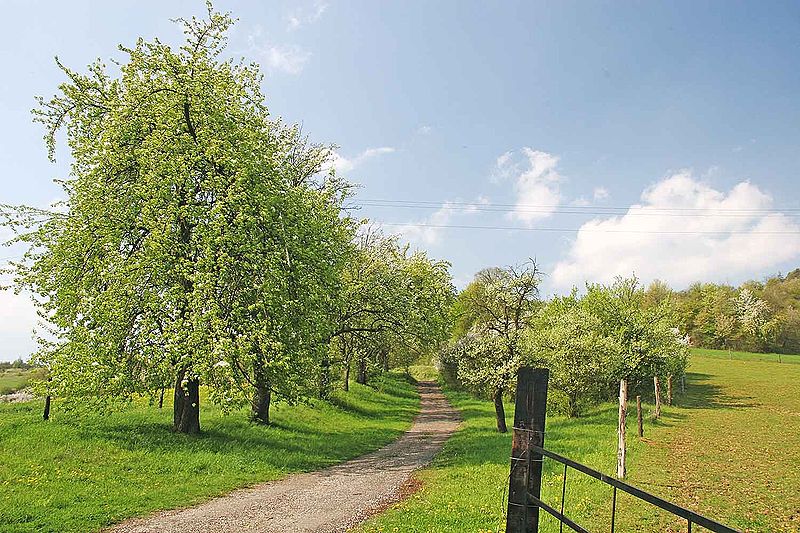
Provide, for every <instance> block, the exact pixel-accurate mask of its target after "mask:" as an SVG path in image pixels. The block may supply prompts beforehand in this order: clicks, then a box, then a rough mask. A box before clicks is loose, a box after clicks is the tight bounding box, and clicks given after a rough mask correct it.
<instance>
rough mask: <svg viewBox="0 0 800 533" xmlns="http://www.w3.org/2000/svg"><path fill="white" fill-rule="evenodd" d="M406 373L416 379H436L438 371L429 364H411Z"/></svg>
mask: <svg viewBox="0 0 800 533" xmlns="http://www.w3.org/2000/svg"><path fill="white" fill-rule="evenodd" d="M408 373H409V374H411V377H413V378H414V379H415V380H417V381H436V380H438V379H439V372H438V371H437V370H436V368H434V367H433V366H431V365H424V364H419V365H411V366H410V367H408Z"/></svg>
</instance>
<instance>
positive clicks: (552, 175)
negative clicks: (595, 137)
mask: <svg viewBox="0 0 800 533" xmlns="http://www.w3.org/2000/svg"><path fill="white" fill-rule="evenodd" d="M557 165H558V157H556V156H554V155H552V154H549V153H547V152H542V151H540V150H534V149H533V148H529V147H527V146H526V147H524V148H522V150H520V152H512V151H509V152H505V153H504V154H501V155H500V156H499V157H498V158H497V161H496V162H495V168H494V171H493V173H492V179H493V181H495V182H501V181H512V182H513V184H514V192H515V194H516V202H515V207H514V210H513V211H512V212H511V213H510V214H509V218H511V219H512V220H520V221H522V222H523V223H524V224H526V225H527V226H533V225H534V223H535V222H537V221H539V220H542V219H545V218H547V217H549V216H551V215H552V214H553V213H554V212H555V211H556V209H557V208H558V206H559V204H560V203H561V198H562V197H561V192H560V183H561V182H562V181H563V178H562V176H561V175H560V174H559V173H558V170H557V169H556V167H557Z"/></svg>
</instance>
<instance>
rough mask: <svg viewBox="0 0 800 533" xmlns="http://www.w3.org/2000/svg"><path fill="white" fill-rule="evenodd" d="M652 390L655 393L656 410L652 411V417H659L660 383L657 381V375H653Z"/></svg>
mask: <svg viewBox="0 0 800 533" xmlns="http://www.w3.org/2000/svg"><path fill="white" fill-rule="evenodd" d="M653 390H654V391H655V394H656V411H655V413H653V417H654V418H661V383H659V380H658V376H653Z"/></svg>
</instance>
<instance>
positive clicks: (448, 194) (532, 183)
mask: <svg viewBox="0 0 800 533" xmlns="http://www.w3.org/2000/svg"><path fill="white" fill-rule="evenodd" d="M216 7H217V8H218V9H220V10H223V11H230V12H231V13H232V14H233V15H234V16H235V17H237V18H238V19H239V21H238V23H237V24H236V25H235V26H234V29H233V31H232V33H231V35H230V41H229V46H228V48H227V51H226V52H225V53H226V54H227V55H229V56H232V57H245V58H246V59H248V60H252V61H254V62H256V63H258V64H259V65H260V67H261V69H262V71H263V72H264V74H265V78H264V80H263V83H262V90H263V92H264V93H265V94H266V96H267V105H268V106H269V109H270V112H271V113H272V114H273V115H274V116H280V117H283V119H284V120H286V121H287V122H289V123H295V122H296V123H300V124H302V126H303V131H304V132H306V133H308V134H309V135H310V136H311V138H312V140H313V141H317V142H326V143H327V142H333V143H336V144H337V145H338V146H339V148H338V150H337V152H336V155H335V157H334V158H333V161H332V162H331V164H332V165H334V166H336V168H337V170H338V171H339V173H340V174H342V175H343V176H345V177H347V178H348V179H350V180H352V181H354V182H357V183H360V184H361V185H362V187H361V188H360V189H359V190H358V193H357V196H356V197H355V198H354V199H353V200H352V203H353V204H355V205H360V206H362V208H361V213H363V215H364V216H365V217H369V218H370V219H372V220H374V221H375V222H376V223H377V224H382V225H383V226H384V228H385V230H386V231H388V232H398V233H400V234H401V235H402V237H403V238H404V239H406V240H408V241H410V242H411V243H412V246H415V247H420V248H422V249H425V250H427V251H428V252H429V253H430V254H431V256H433V257H440V258H445V259H447V260H449V261H450V262H451V263H452V271H453V274H454V276H455V278H456V282H457V284H458V285H459V286H460V287H464V286H465V285H466V284H467V283H468V282H469V280H470V279H471V278H472V276H473V274H474V273H475V272H476V271H478V270H479V269H481V268H484V267H487V266H492V265H506V264H515V263H518V262H520V261H521V260H524V259H526V258H528V257H535V258H536V259H537V262H538V263H539V264H540V265H541V267H542V270H543V271H544V273H545V274H546V276H545V277H544V280H543V286H542V289H543V293H544V294H545V295H546V294H553V293H564V292H566V291H568V290H569V288H570V287H571V286H572V285H573V284H577V285H582V284H583V282H584V281H586V280H589V281H595V282H608V281H610V280H611V279H613V277H614V276H615V275H630V274H632V273H635V274H636V275H638V276H639V277H640V278H641V279H642V280H643V281H644V282H645V283H646V282H648V281H650V280H652V279H655V278H660V279H664V280H665V281H667V282H668V283H670V284H671V285H672V286H673V287H675V288H683V287H685V286H687V285H688V284H689V283H691V282H693V281H697V280H703V281H717V282H730V283H738V282H740V281H742V280H743V279H746V278H761V277H763V276H764V275H766V274H770V273H774V272H777V271H783V272H787V271H789V270H791V268H793V266H795V265H796V263H797V260H798V257H800V224H799V223H798V222H800V220H799V219H798V217H800V202H799V201H798V199H797V195H796V188H795V187H794V186H793V185H794V183H795V182H796V178H795V176H796V174H797V171H798V160H797V157H796V153H797V146H798V142H800V130H798V128H797V124H798V123H800V122H799V121H798V118H800V101H798V99H797V97H796V95H797V94H798V88H800V74H799V73H798V70H797V68H796V51H797V50H796V43H797V38H798V36H799V34H800V17H798V15H799V14H800V13H798V11H800V8H799V7H798V6H797V5H796V4H794V5H793V4H791V3H788V2H787V3H782V2H775V3H770V4H769V5H767V6H763V5H755V4H731V3H724V2H712V3H707V4H703V5H697V4H696V3H693V2H677V3H669V4H664V5H653V4H650V5H628V4H620V3H601V2H598V3H593V4H585V3H581V4H578V3H569V2H558V3H556V2H552V3H536V4H534V3H530V2H506V3H503V4H499V5H498V4H483V3H478V2H470V3H463V2H460V1H452V2H436V3H434V4H431V3H428V2H422V1H415V2H403V3H393V4H390V3H384V2H380V3H375V2H353V3H348V4H337V3H334V2H324V1H313V0H311V1H306V2H288V1H282V2H270V3H268V4H267V3H251V2H244V1H226V2H218V3H217V6H216ZM4 9H5V15H6V17H7V18H8V20H15V21H18V23H17V24H14V25H11V26H10V27H9V28H7V31H5V32H4V33H3V34H2V36H0V40H2V43H1V44H2V45H1V46H0V50H2V52H0V65H2V67H3V71H4V72H6V73H8V74H10V75H12V76H13V79H14V82H13V83H7V84H4V85H3V86H2V87H0V122H2V124H3V125H4V127H3V128H2V131H0V181H1V182H2V183H1V185H2V186H1V187H0V190H2V195H1V196H0V203H8V204H23V203H24V204H28V205H34V206H40V207H46V206H48V205H49V204H51V203H52V202H53V201H54V200H57V199H58V198H59V197H60V194H61V188H60V187H59V186H58V185H57V184H54V183H53V179H54V178H65V177H68V174H69V165H70V163H71V161H70V157H69V153H68V151H67V149H66V147H65V146H64V145H63V143H62V145H61V146H60V147H59V149H58V151H57V152H56V160H57V162H56V163H55V164H52V163H50V162H49V161H48V159H47V153H46V148H45V146H44V144H43V142H42V140H41V139H42V135H43V133H44V132H43V129H42V127H41V125H38V124H34V123H32V121H31V116H30V109H31V108H32V107H34V105H35V101H34V96H35V95H41V96H44V97H46V98H47V97H50V96H51V95H52V94H54V93H55V91H56V88H57V86H58V84H59V83H62V82H63V81H64V75H63V73H62V72H61V71H60V70H59V69H58V68H57V67H56V65H55V64H54V62H53V57H54V56H56V55H58V56H59V59H60V60H61V61H62V63H63V64H64V65H66V66H68V67H69V68H72V69H74V70H77V71H79V72H85V71H86V65H88V64H89V63H90V62H92V61H93V60H95V59H96V58H98V57H99V58H102V59H103V60H105V61H106V63H107V64H109V65H112V63H111V62H110V61H108V60H109V59H122V57H123V54H122V53H121V52H120V51H118V49H117V45H118V44H120V43H121V44H123V45H126V46H131V45H133V44H134V43H135V41H136V39H137V38H138V37H139V36H142V37H144V38H146V39H152V38H153V37H156V36H157V37H159V38H160V39H162V40H163V41H164V42H167V43H170V44H177V43H179V42H180V40H181V38H182V36H181V32H180V27H178V26H176V25H175V24H173V23H171V22H170V19H174V18H176V17H189V16H191V15H193V14H194V15H198V16H200V15H203V14H204V12H205V6H204V4H203V3H202V2H200V1H194V0H193V1H180V2H170V3H164V2H155V1H147V2H130V1H125V2H114V3H99V4H98V3H96V2H89V1H76V2H70V3H65V4H52V3H43V2H18V1H13V2H10V3H8V4H7V5H5V6H4ZM23 50H24V53H21V51H23ZM112 71H113V67H112ZM4 236H5V235H4ZM20 254H21V251H20V250H18V249H16V248H8V249H6V250H5V251H4V252H3V253H2V254H1V255H0V257H3V258H15V257H18V256H19V255H20ZM34 323H35V314H34V312H33V307H32V306H31V305H30V304H29V302H28V299H27V296H25V295H19V296H16V295H13V294H12V293H10V292H8V291H4V292H2V293H0V338H2V339H3V344H4V348H5V349H4V350H3V351H2V352H0V358H3V359H13V358H15V357H17V356H18V355H24V354H26V353H28V352H30V351H31V350H32V349H33V346H34V344H33V342H32V341H30V330H31V328H32V326H33V324H34Z"/></svg>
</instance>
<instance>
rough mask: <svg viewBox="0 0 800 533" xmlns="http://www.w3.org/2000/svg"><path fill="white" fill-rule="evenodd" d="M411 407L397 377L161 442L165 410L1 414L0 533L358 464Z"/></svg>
mask: <svg viewBox="0 0 800 533" xmlns="http://www.w3.org/2000/svg"><path fill="white" fill-rule="evenodd" d="M418 402H419V396H418V394H417V393H416V390H415V388H414V386H413V384H412V383H411V382H410V381H409V380H408V379H407V378H406V377H405V376H403V375H401V374H395V373H391V374H387V375H384V376H381V377H377V378H376V379H375V380H374V382H373V383H372V385H371V386H362V385H359V384H357V383H353V384H351V390H350V392H348V393H345V392H336V393H334V398H333V400H332V401H331V402H321V401H317V402H315V405H313V406H309V405H297V406H286V405H277V406H275V408H274V411H273V419H274V423H273V424H272V425H271V426H268V427H265V426H259V425H255V424H251V423H250V422H248V419H247V413H246V412H244V411H242V412H235V413H231V414H229V415H225V414H223V413H222V412H221V411H220V410H219V409H217V408H215V407H214V406H212V405H210V404H208V403H203V407H202V409H201V419H202V424H203V433H202V434H201V435H200V436H189V435H183V434H176V433H172V432H171V431H170V428H171V422H172V419H171V417H172V409H171V404H169V403H168V402H165V405H164V409H162V410H159V409H158V408H157V407H155V406H151V405H148V403H147V402H146V401H141V402H137V403H135V404H134V405H132V406H130V407H129V408H127V409H125V410H123V411H121V412H116V413H111V414H100V413H91V412H86V411H82V412H79V413H72V412H66V411H64V410H63V409H62V408H61V405H60V404H59V403H58V402H57V401H56V402H54V405H53V411H52V413H51V420H50V421H49V422H43V421H42V420H41V410H42V402H41V401H32V402H27V403H22V404H0V456H2V458H3V460H2V462H0V531H3V532H4V533H12V532H32V531H54V532H55V531H59V532H67V531H92V530H98V529H100V528H101V527H103V526H106V525H109V524H112V523H116V522H119V521H121V520H123V519H125V518H127V517H130V516H136V515H143V514H147V513H149V512H152V511H155V510H158V509H169V508H175V507H183V506H189V505H192V504H195V503H198V502H200V501H203V500H207V499H209V498H211V497H213V496H216V495H219V494H222V493H225V492H228V491H230V490H232V489H234V488H237V487H242V486H246V485H249V484H253V483H257V482H261V481H267V480H272V479H277V478H280V477H283V476H286V475H287V474H290V473H292V472H300V471H309V470H317V469H320V468H324V467H326V466H329V465H331V464H334V463H338V462H341V461H344V460H347V459H350V458H352V457H355V456H358V455H361V454H364V453H367V452H369V451H371V450H374V449H377V448H379V447H380V446H382V445H384V444H386V443H388V442H390V441H391V440H393V439H394V438H396V437H397V436H399V435H400V434H401V433H402V432H403V431H404V430H406V429H407V428H408V427H409V426H410V424H411V421H412V419H413V416H414V414H415V413H416V411H417V409H418Z"/></svg>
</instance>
